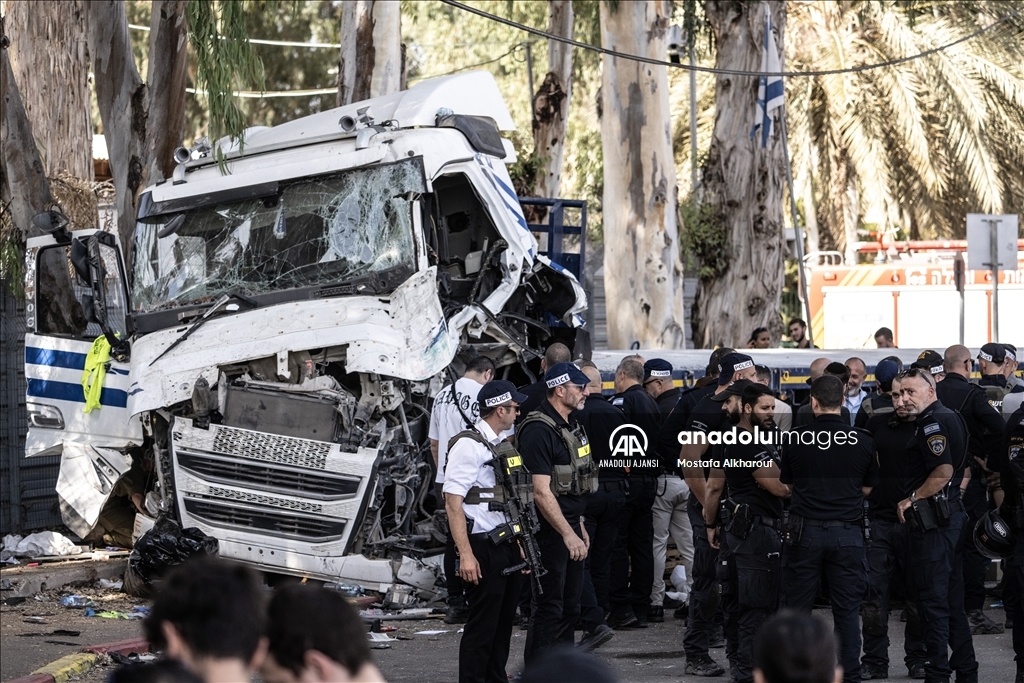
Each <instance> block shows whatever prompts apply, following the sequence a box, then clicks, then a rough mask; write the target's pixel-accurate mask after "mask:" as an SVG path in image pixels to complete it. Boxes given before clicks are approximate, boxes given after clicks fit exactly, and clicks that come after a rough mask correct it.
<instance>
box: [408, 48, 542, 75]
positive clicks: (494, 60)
mask: <svg viewBox="0 0 1024 683" xmlns="http://www.w3.org/2000/svg"><path fill="white" fill-rule="evenodd" d="M525 44H526V43H516V44H515V45H513V46H512V49H511V50H509V51H508V52H506V53H505V54H501V55H498V56H497V57H495V58H494V59H488V60H486V61H483V62H477V63H476V64H469V65H467V66H460V67H459V68H457V69H452V70H451V71H446V72H444V73H443V74H430V75H429V76H417V77H415V78H410V79H409V80H410V81H423V80H426V79H428V78H441V77H442V76H451V75H452V74H457V73H459V72H460V71H467V70H469V69H475V68H477V67H478V66H486V65H488V64H493V63H494V62H497V61H501V60H502V59H505V57H508V56H509V55H511V54H513V53H514V52H515V51H516V50H521V49H522V48H523V46H524V45H525Z"/></svg>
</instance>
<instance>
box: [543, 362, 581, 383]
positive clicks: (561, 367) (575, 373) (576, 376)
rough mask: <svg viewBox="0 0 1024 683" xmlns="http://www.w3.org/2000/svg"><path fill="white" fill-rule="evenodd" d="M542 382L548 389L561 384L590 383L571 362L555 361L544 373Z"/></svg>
mask: <svg viewBox="0 0 1024 683" xmlns="http://www.w3.org/2000/svg"><path fill="white" fill-rule="evenodd" d="M544 384H545V386H547V388H548V389H554V388H555V387H557V386H561V385H563V384H576V385H578V386H581V387H584V386H586V385H588V384H590V378H589V377H587V376H586V375H584V374H583V371H582V370H580V369H579V368H578V367H576V366H575V365H573V364H572V363H555V364H554V365H552V366H551V369H550V370H548V371H547V372H545V373H544Z"/></svg>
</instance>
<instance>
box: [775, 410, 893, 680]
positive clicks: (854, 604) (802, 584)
mask: <svg viewBox="0 0 1024 683" xmlns="http://www.w3.org/2000/svg"><path fill="white" fill-rule="evenodd" d="M787 437H788V439H787V440H785V441H784V443H783V448H782V474H781V476H780V479H781V481H782V483H784V484H790V485H792V487H793V496H792V499H791V501H790V505H789V516H790V524H791V525H792V528H794V529H798V528H800V525H801V524H802V531H800V532H798V533H796V534H795V535H796V536H797V538H794V539H793V541H792V543H791V545H790V547H789V548H788V549H787V555H786V561H785V568H784V570H783V573H784V580H783V581H784V582H783V586H784V591H785V595H786V604H787V605H789V606H790V607H792V608H794V609H801V610H807V611H810V610H811V608H812V607H813V606H814V597H815V595H816V594H817V592H818V588H819V587H820V585H821V578H822V576H825V577H827V580H828V586H829V594H830V596H831V599H832V616H833V618H834V620H835V630H836V635H837V636H838V637H839V647H840V652H839V663H840V664H841V665H842V666H843V680H845V681H859V680H860V621H859V613H860V607H861V602H862V601H863V599H864V592H865V590H866V589H867V567H866V565H867V555H866V553H865V549H864V546H865V543H864V536H863V529H862V516H863V513H864V494H863V492H862V490H861V488H862V487H866V486H872V487H873V486H874V485H875V484H876V483H877V481H878V462H877V461H876V460H875V445H874V441H873V440H872V438H871V435H870V434H868V433H867V432H866V431H863V430H859V429H856V428H855V427H852V426H851V425H850V423H849V422H848V421H847V420H845V419H843V418H842V417H840V416H839V415H820V416H818V417H817V418H816V419H815V420H814V424H813V425H809V426H807V427H802V428H800V429H797V430H794V431H793V432H789V433H788V434H787ZM826 439H827V441H825V440H826ZM823 441H825V443H824V446H825V448H823V447H822V445H823V444H822V442H823Z"/></svg>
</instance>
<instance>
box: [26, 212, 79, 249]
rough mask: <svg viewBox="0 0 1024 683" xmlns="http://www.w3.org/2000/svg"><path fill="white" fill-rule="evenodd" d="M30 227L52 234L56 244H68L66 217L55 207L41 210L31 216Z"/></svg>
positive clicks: (69, 238)
mask: <svg viewBox="0 0 1024 683" xmlns="http://www.w3.org/2000/svg"><path fill="white" fill-rule="evenodd" d="M32 227H34V228H35V229H37V230H39V231H40V232H44V233H46V234H47V235H53V238H54V239H55V240H57V244H70V243H71V233H70V232H69V231H68V217H67V216H65V215H64V214H63V213H61V212H60V211H58V210H56V209H51V210H49V211H43V212H41V213H37V214H36V215H34V216H32Z"/></svg>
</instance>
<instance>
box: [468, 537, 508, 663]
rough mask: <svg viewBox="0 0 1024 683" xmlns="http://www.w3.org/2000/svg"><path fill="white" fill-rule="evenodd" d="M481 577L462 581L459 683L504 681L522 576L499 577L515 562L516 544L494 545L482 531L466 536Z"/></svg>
mask: <svg viewBox="0 0 1024 683" xmlns="http://www.w3.org/2000/svg"><path fill="white" fill-rule="evenodd" d="M469 544H470V546H471V547H472V548H473V555H474V556H475V557H476V561H477V562H478V563H479V564H480V573H481V574H482V577H481V579H480V582H479V583H477V584H476V585H473V584H472V583H466V584H465V585H466V588H467V593H468V596H469V620H468V621H467V622H466V626H465V630H464V631H463V634H462V642H461V643H460V644H459V683H508V675H507V674H506V673H505V665H506V664H507V663H508V651H509V647H510V643H511V642H512V623H513V622H514V621H515V617H516V601H517V600H518V599H519V585H520V583H521V582H522V578H523V575H522V574H520V573H519V572H514V573H512V574H510V575H508V576H502V574H501V572H502V570H503V569H506V568H507V567H512V566H515V565H517V564H519V563H520V562H521V561H522V560H521V559H520V557H519V544H517V543H515V542H505V543H502V544H501V545H497V546H496V545H494V544H493V543H491V542H490V541H489V540H487V537H486V536H484V535H483V534H473V535H471V536H470V537H469Z"/></svg>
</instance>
